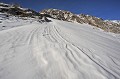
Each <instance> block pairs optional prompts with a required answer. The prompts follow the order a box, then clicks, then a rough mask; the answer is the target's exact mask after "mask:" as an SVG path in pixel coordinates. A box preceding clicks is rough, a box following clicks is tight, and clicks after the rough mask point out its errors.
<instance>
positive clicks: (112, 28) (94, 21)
mask: <svg viewBox="0 0 120 79" xmlns="http://www.w3.org/2000/svg"><path fill="white" fill-rule="evenodd" d="M40 13H42V14H48V15H50V16H52V17H53V18H55V19H58V20H63V21H68V22H76V23H82V24H83V23H85V24H89V25H92V26H96V27H98V28H101V29H103V30H105V31H108V32H113V33H120V23H118V22H117V23H116V22H113V21H106V20H103V19H101V18H98V17H94V16H90V15H85V14H80V15H77V14H74V13H71V12H69V11H65V10H58V9H45V10H42V11H41V12H40Z"/></svg>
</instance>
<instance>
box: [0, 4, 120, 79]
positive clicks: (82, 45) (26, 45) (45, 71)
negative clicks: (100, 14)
mask: <svg viewBox="0 0 120 79" xmlns="http://www.w3.org/2000/svg"><path fill="white" fill-rule="evenodd" d="M4 6H8V4H5V5H4ZM21 9H23V10H25V8H21ZM55 10H56V9H55ZM25 14H26V13H25ZM68 14H69V13H68ZM69 15H70V16H73V14H72V13H71V14H69ZM74 15H75V14H74ZM32 16H33V15H32ZM62 16H63V15H62ZM62 16H61V17H62ZM66 16H67V15H66ZM75 16H77V17H79V18H81V19H82V18H83V19H84V18H85V17H86V18H87V19H86V18H85V19H84V20H80V23H78V22H77V21H76V20H72V19H71V18H70V19H69V21H70V22H67V20H66V19H61V17H60V18H59V19H60V20H57V19H58V13H57V14H55V16H53V15H52V14H50V13H49V14H46V12H45V13H44V12H43V13H41V14H40V15H39V16H37V17H36V15H34V16H33V17H30V16H21V15H14V14H11V13H8V12H7V11H5V12H0V79H120V34H115V33H111V32H105V31H103V30H101V29H99V28H97V27H94V25H92V24H90V23H88V22H89V21H90V18H91V22H93V23H95V24H96V23H97V21H98V22H99V20H100V21H102V22H103V21H104V20H102V19H100V18H97V17H92V16H90V15H84V14H81V15H75ZM41 17H42V18H41ZM48 17H49V18H48ZM88 17H89V18H88ZM54 18H55V19H54ZM63 18H64V17H63ZM67 18H68V17H67ZM93 18H94V19H95V21H94V19H93ZM48 20H49V21H48ZM61 20H62V21H61ZM96 20H97V21H96ZM87 21H88V22H87ZM104 22H105V21H104ZM100 23H101V22H100ZM105 23H109V22H108V21H107V22H105ZM111 24H112V23H111ZM101 27H102V26H101ZM115 27H116V26H115Z"/></svg>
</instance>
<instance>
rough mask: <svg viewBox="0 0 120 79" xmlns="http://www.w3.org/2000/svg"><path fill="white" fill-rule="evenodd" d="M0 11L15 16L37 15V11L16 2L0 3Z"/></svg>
mask: <svg viewBox="0 0 120 79" xmlns="http://www.w3.org/2000/svg"><path fill="white" fill-rule="evenodd" d="M0 12H2V13H8V14H10V15H15V16H21V17H34V16H39V13H37V12H36V11H34V10H31V9H27V8H22V7H21V6H20V5H18V4H11V5H10V4H4V3H0Z"/></svg>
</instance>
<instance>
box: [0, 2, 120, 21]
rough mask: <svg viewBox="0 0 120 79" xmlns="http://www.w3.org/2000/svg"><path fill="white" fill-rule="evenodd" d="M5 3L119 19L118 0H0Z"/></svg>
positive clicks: (34, 8) (119, 8)
mask: <svg viewBox="0 0 120 79" xmlns="http://www.w3.org/2000/svg"><path fill="white" fill-rule="evenodd" d="M0 2H5V3H19V4H20V5H22V6H23V7H26V8H31V9H33V10H36V11H40V10H42V9H48V8H55V9H62V10H68V11H71V12H73V13H75V14H80V13H84V14H89V15H93V16H97V17H101V18H103V19H111V20H115V19H116V20H120V0H0Z"/></svg>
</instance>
